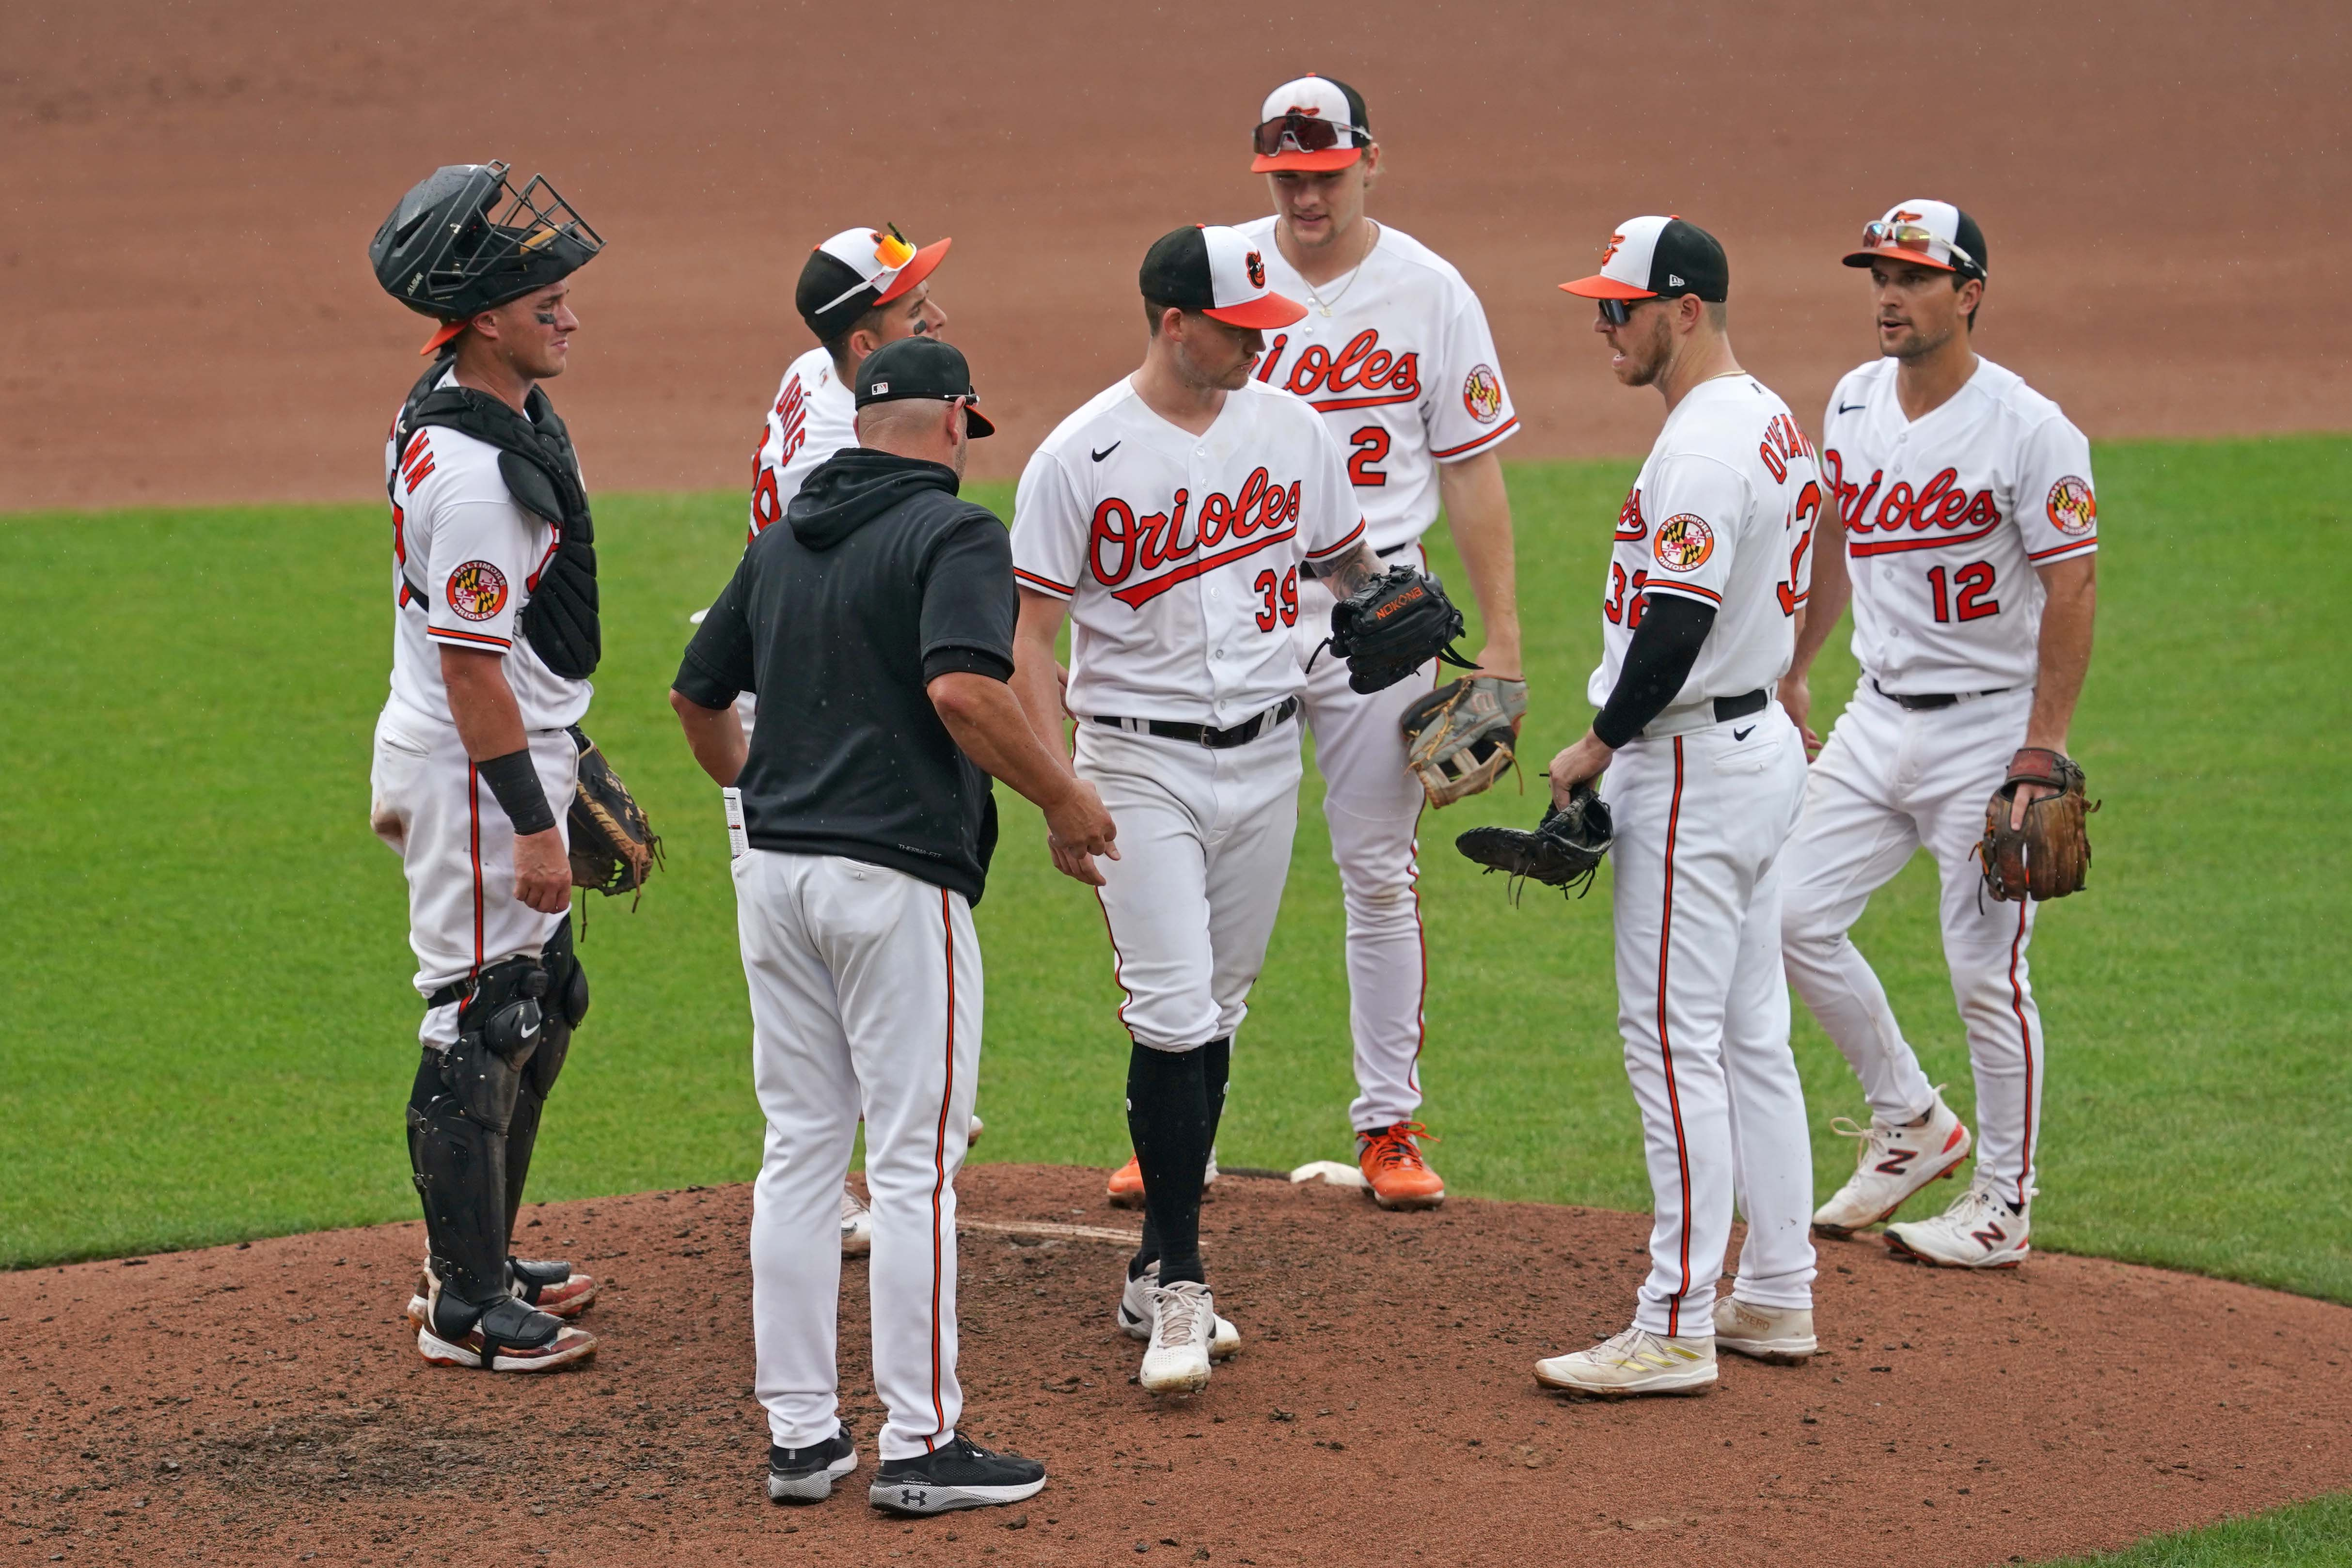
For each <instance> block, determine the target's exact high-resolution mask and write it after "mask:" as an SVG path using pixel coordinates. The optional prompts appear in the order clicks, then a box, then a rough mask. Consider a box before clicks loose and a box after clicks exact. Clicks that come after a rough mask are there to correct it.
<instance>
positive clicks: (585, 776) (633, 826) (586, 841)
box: [570, 725, 662, 909]
mask: <svg viewBox="0 0 2352 1568" xmlns="http://www.w3.org/2000/svg"><path fill="white" fill-rule="evenodd" d="M572 744H573V745H575V746H577V747H580V785H579V788H578V789H574V790H573V791H572V810H571V813H570V815H571V820H572V833H571V838H572V886H574V887H593V888H594V889H595V890H596V891H597V892H599V893H601V894H604V896H605V897H607V898H612V897H614V896H615V895H617V894H624V893H634V894H636V895H637V898H639V899H641V898H643V897H644V896H645V885H646V877H648V876H650V875H652V874H653V870H654V867H656V866H657V865H659V864H660V863H661V859H662V852H661V838H660V835H658V834H656V832H655V831H653V827H652V825H651V824H650V823H648V822H647V821H646V813H645V808H643V807H642V806H639V805H638V804H637V800H636V797H635V796H634V795H632V794H630V793H629V787H628V786H627V785H626V784H624V783H622V782H621V776H620V775H619V774H617V773H615V772H614V771H613V765H612V764H611V763H609V762H607V761H605V760H604V753H603V752H602V751H600V750H598V749H597V747H596V743H595V742H594V741H593V740H591V739H589V738H588V737H587V736H586V735H584V734H583V733H582V732H581V730H580V727H578V726H577V725H574V726H573V727H572ZM636 906H637V904H636V899H632V900H630V903H629V907H630V908H632V909H635V907H636Z"/></svg>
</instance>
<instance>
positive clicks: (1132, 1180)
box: [1103, 1149, 1217, 1208]
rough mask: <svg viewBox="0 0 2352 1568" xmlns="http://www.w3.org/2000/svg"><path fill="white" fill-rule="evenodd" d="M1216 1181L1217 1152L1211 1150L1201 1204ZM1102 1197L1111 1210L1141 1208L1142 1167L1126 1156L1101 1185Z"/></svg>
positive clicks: (1203, 1177)
mask: <svg viewBox="0 0 2352 1568" xmlns="http://www.w3.org/2000/svg"><path fill="white" fill-rule="evenodd" d="M1216 1179H1217V1151H1216V1150H1214V1149H1211V1150H1210V1151H1209V1168H1208V1169H1207V1170H1206V1171H1204V1172H1202V1176H1201V1197H1202V1201H1203V1202H1206V1201H1207V1199H1208V1197H1209V1184H1210V1183H1212V1182H1213V1181H1215V1180H1216ZM1103 1196H1104V1197H1107V1198H1108V1199H1109V1200H1110V1206H1111V1207H1113V1208H1141V1207H1143V1167H1142V1166H1140V1165H1139V1164H1137V1163H1136V1158H1135V1156H1134V1155H1128V1156H1127V1164H1125V1165H1123V1166H1119V1167H1118V1169H1117V1170H1115V1171H1113V1172H1111V1173H1110V1180H1109V1181H1108V1182H1106V1183H1104V1184H1103Z"/></svg>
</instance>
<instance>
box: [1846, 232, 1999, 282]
mask: <svg viewBox="0 0 2352 1568" xmlns="http://www.w3.org/2000/svg"><path fill="white" fill-rule="evenodd" d="M1938 245H1939V246H1943V247H1944V248H1945V249H1946V250H1947V251H1948V252H1950V253H1951V257H1952V259H1953V260H1954V261H1957V262H1958V263H1959V264H1960V265H1961V266H1962V267H1966V268H1968V270H1969V271H1970V272H1973V273H1975V274H1976V275H1978V276H1979V277H1982V276H1983V275H1984V264H1983V263H1982V262H1979V260H1977V258H1976V257H1975V256H1970V255H1969V253H1968V252H1967V251H1965V250H1962V249H1961V248H1960V246H1959V244H1958V241H1956V240H1948V239H1946V238H1945V237H1944V236H1943V235H1939V234H1937V233H1936V232H1935V231H1934V230H1933V229H1930V228H1928V227H1927V225H1924V224H1913V223H1894V222H1889V221H1887V220H1885V219H1881V220H1880V221H1878V222H1876V223H1871V224H1864V225H1863V228H1862V248H1863V249H1864V250H1908V251H1915V252H1916V253H1917V254H1919V255H1921V256H1933V255H1934V254H1935V253H1934V252H1933V251H1931V250H1930V249H1928V246H1938ZM1857 265H1858V264H1857Z"/></svg>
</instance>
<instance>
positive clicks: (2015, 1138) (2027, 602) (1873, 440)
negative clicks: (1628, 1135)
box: [1781, 201, 2099, 1269]
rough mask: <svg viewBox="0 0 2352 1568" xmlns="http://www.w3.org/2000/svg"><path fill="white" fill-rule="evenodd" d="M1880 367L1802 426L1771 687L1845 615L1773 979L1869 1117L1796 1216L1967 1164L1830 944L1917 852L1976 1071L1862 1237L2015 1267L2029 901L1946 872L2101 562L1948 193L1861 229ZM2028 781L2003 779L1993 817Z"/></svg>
mask: <svg viewBox="0 0 2352 1568" xmlns="http://www.w3.org/2000/svg"><path fill="white" fill-rule="evenodd" d="M1845 264H1846V265H1847V266H1848V267H1868V268H1869V269H1870V278H1871V298H1872V303H1873V308H1874V312H1875V316H1876V320H1877V324H1878V348H1879V354H1880V356H1881V357H1880V358H1878V359H1875V360H1873V361H1871V362H1870V363H1868V364H1866V365H1864V366H1863V367H1862V368H1861V369H1859V370H1856V371H1853V372H1852V373H1851V374H1849V375H1847V376H1846V378H1845V379H1844V380H1843V381H1842V382H1839V383H1838V385H1837V390H1836V392H1833V393H1832V395H1831V398H1830V402H1829V410H1828V413H1826V414H1825V415H1824V416H1823V420H1822V476H1823V479H1824V481H1825V482H1826V483H1827V484H1828V485H1829V486H1831V487H1832V490H1833V491H1834V494H1835V499H1836V503H1837V504H1836V506H1835V507H1832V508H1830V509H1827V510H1825V511H1823V513H1822V523H1821V536H1820V538H1819V540H1818V541H1817V543H1818V548H1819V549H1820V552H1821V559H1822V563H1823V570H1822V572H1821V578H1820V583H1819V586H1818V587H1817V589H1816V590H1815V598H1814V601H1813V605H1812V615H1811V620H1810V622H1809V623H1808V624H1807V625H1806V627H1805V628H1804V630H1803V631H1802V632H1801V634H1800V635H1799V637H1798V639H1797V646H1796V659H1795V663H1794V664H1792V665H1791V666H1790V671H1789V674H1788V676H1787V678H1786V679H1785V680H1784V681H1783V682H1782V684H1781V698H1782V701H1783V702H1785V703H1786V704H1787V705H1788V706H1789V709H1790V712H1791V713H1793V714H1795V715H1796V716H1798V718H1799V720H1800V721H1802V719H1803V717H1804V716H1805V714H1806V712H1807V710H1808V705H1809V702H1810V696H1809V694H1808V692H1807V689H1806V675H1807V673H1808V672H1809V671H1810V670H1811V668H1812V663H1813V656H1814V655H1815V654H1816V653H1819V652H1820V651H1821V648H1822V643H1825V642H1826V641H1827V640H1828V638H1829V633H1830V630H1831V628H1832V627H1833V626H1834V625H1835V624H1836V623H1837V620H1838V616H1839V613H1840V612H1842V611H1843V609H1844V608H1845V605H1846V601H1847V597H1848V595H1849V592H1850V593H1851V596H1852V599H1853V652H1854V657H1855V658H1856V659H1857V660H1858V661H1860V663H1861V665H1862V679H1861V682H1860V684H1859V685H1857V686H1856V687H1855V690H1854V694H1853V702H1852V703H1851V704H1850V705H1849V706H1847V708H1846V709H1845V711H1844V713H1843V715H1841V716H1839V718H1838V721H1837V724H1836V725H1835V726H1834V727H1832V729H1831V731H1830V737H1829V743H1828V744H1827V745H1826V746H1824V747H1822V751H1821V756H1820V758H1819V759H1818V760H1817V761H1815V762H1814V764H1813V766H1812V769H1811V777H1810V778H1809V779H1808V780H1807V782H1806V787H1805V810H1804V816H1803V819H1802V821H1801V823H1800V825H1799V827H1798V829H1797V834H1796V837H1795V839H1794V840H1793V841H1791V842H1790V845H1789V852H1788V857H1789V858H1788V864H1789V883H1788V891H1787V897H1786V903H1785V906H1784V909H1783V930H1782V937H1783V944H1784V949H1785V954H1786V958H1787V963H1788V972H1789V979H1790V983H1791V984H1793V985H1794V986H1795V987H1796V988H1797V993H1798V995H1800V996H1801V997H1802V998H1804V999H1805V1005H1806V1006H1807V1007H1809V1008H1811V1009H1812V1010H1813V1016H1814V1017H1815V1018H1817V1019H1820V1020H1821V1023H1822V1029H1823V1030H1826V1031H1828V1033H1829V1036H1830V1038H1831V1039H1832V1040H1835V1041H1837V1044H1838V1049H1839V1050H1841V1051H1844V1052H1845V1058H1846V1061H1849V1062H1850V1063H1852V1064H1853V1070H1854V1071H1855V1073H1856V1074H1857V1075H1859V1076H1860V1078H1861V1080H1862V1086H1863V1093H1864V1096H1865V1097H1866V1098H1867V1100H1868V1101H1869V1103H1870V1125H1869V1127H1868V1128H1867V1129H1864V1128H1858V1127H1855V1126H1853V1124H1852V1123H1851V1122H1847V1121H1846V1120H1845V1118H1843V1117H1840V1118H1839V1119H1838V1121H1839V1124H1840V1126H1839V1131H1841V1132H1843V1133H1846V1134H1848V1135H1849V1136H1853V1137H1857V1138H1859V1139H1860V1140H1861V1145H1862V1147H1861V1153H1860V1157H1859V1159H1858V1160H1857V1162H1856V1164H1855V1166H1854V1174H1853V1179H1852V1180H1851V1181H1849V1182H1847V1183H1846V1184H1845V1186H1843V1187H1841V1188H1839V1189H1838V1192H1837V1194H1836V1196H1835V1197H1832V1198H1831V1199H1830V1200H1829V1202H1827V1203H1826V1204H1824V1205H1822V1208H1821V1211H1820V1212H1819V1213H1818V1214H1816V1215H1815V1216H1814V1217H1813V1224H1814V1227H1815V1228H1817V1229H1819V1230H1821V1231H1822V1232H1823V1233H1825V1234H1828V1235H1832V1236H1848V1235H1852V1234H1853V1232H1855V1231H1857V1230H1859V1229H1862V1228H1864V1227H1866V1226H1870V1225H1874V1224H1876V1223H1877V1222H1879V1221H1880V1220H1883V1219H1885V1218H1887V1217H1888V1216H1890V1215H1892V1214H1893V1213H1894V1212H1895V1210H1896V1209H1897V1208H1899V1207H1902V1205H1903V1203H1904V1200H1905V1199H1906V1198H1908V1197H1910V1196H1911V1195H1912V1194H1913V1193H1915V1192H1916V1191H1918V1190H1919V1189H1920V1188H1921V1187H1923V1186H1927V1184H1928V1183H1929V1182H1931V1181H1933V1180H1935V1179H1936V1178H1937V1177H1938V1176H1949V1175H1951V1174H1952V1173H1953V1172H1954V1171H1955V1170H1956V1169H1957V1168H1958V1166H1959V1165H1960V1163H1961V1161H1962V1160H1963V1159H1964V1158H1965V1157H1966V1156H1967V1155H1968V1153H1969V1144H1970V1139H1969V1129H1968V1128H1967V1127H1965V1126H1963V1125H1962V1124H1961V1123H1960V1119H1959V1118H1958V1116H1957V1115H1955V1114H1954V1113H1953V1112H1952V1110H1951V1108H1950V1107H1949V1106H1948V1105H1946V1104H1945V1103H1944V1101H1943V1097H1942V1095H1941V1094H1940V1093H1939V1092H1937V1088H1936V1086H1935V1085H1933V1084H1931V1083H1929V1082H1927V1074H1926V1073H1924V1072H1922V1071H1920V1068H1919V1059H1918V1057H1917V1055H1916V1053H1915V1052H1914V1051H1912V1049H1911V1046H1910V1044H1909V1043H1908V1042H1907V1041H1906V1040H1905V1039H1904V1038H1903V1030H1902V1029H1901V1027H1900V1026H1899V1025H1898V1024H1897V1023H1896V1022H1895V1013H1894V1009H1892V1008H1890V1007H1889V1006H1888V1005H1887V1000H1886V991H1885V988H1884V987H1883V986H1881V985H1880V984H1879V983H1878V977H1877V976H1876V975H1875V974H1874V973H1872V971H1871V967H1870V964H1869V961H1868V960H1866V959H1865V958H1864V957H1863V956H1862V954H1861V953H1860V952H1858V951H1857V950H1856V949H1855V947H1854V945H1853V941H1852V939H1851V938H1850V937H1849V936H1847V933H1848V932H1849V931H1850V930H1851V929H1852V928H1853V923H1854V921H1855V920H1856V919H1857V918H1858V917H1859V916H1860V915H1861V914H1862V910H1863V905H1864V904H1866V903H1867V902H1868V901H1869V898H1870V895H1871V894H1873V893H1874V892H1876V891H1877V890H1878V889H1879V888H1880V887H1882V886H1884V885H1885V883H1886V882H1887V881H1888V880H1889V879H1890V878H1892V877H1893V876H1894V875H1895V873H1896V872H1898V871H1900V870H1901V869H1902V868H1903V864H1904V862H1906V861H1908V860H1909V859H1910V858H1911V854H1912V852H1913V851H1915V850H1916V849H1919V848H1921V847H1922V846H1924V847H1925V848H1926V849H1927V852H1929V853H1930V854H1932V855H1934V856H1935V857H1936V865H1937V873H1938V875H1939V876H1940V877H1941V878H1942V883H1943V900H1942V913H1943V929H1944V958H1945V962H1946V963H1947V964H1948V966H1949V967H1950V969H1951V977H1952V996H1953V999H1954V1000H1955V1001H1956V1002H1957V1003H1958V1007H1959V1013H1960V1021H1961V1023H1962V1025H1963V1026H1964V1027H1965V1028H1966V1030H1967V1031H1968V1039H1969V1063H1970V1065H1971V1066H1972V1068H1973V1069H1974V1071H1975V1074H1976V1092H1977V1142H1976V1155H1977V1165H1976V1172H1975V1176H1974V1178H1973V1179H1972V1180H1971V1181H1970V1183H1969V1186H1968V1188H1967V1190H1966V1191H1964V1192H1963V1193H1961V1194H1960V1196H1959V1197H1958V1198H1957V1199H1955V1200H1954V1201H1953V1203H1952V1205H1951V1207H1949V1208H1948V1209H1947V1210H1946V1211H1945V1212H1944V1213H1943V1214H1941V1215H1939V1216H1937V1217H1936V1218H1931V1219H1923V1220H1916V1221H1909V1222H1906V1223H1903V1224H1899V1225H1891V1226H1889V1227H1887V1229H1886V1245H1887V1247H1888V1248H1889V1249H1891V1250H1893V1251H1894V1252H1895V1254H1896V1255H1897V1256H1899V1257H1904V1258H1909V1259H1914V1260H1917V1261H1920V1262H1923V1263H1937V1264H1948V1265H1954V1266H1959V1267H1966V1268H1975V1269H2004V1268H2014V1267H2016V1265H2017V1264H2018V1263H2019V1262H2020V1261H2021V1260H2022V1259H2023V1258H2024V1257H2025V1255H2026V1252H2027V1251H2028V1250H2029V1248H2028V1245H2027V1239H2026V1237H2027V1228H2028V1216H2027V1211H2028V1207H2029V1206H2030V1204H2031V1202H2032V1197H2033V1191H2034V1164H2033V1150H2034V1139H2035V1135H2036V1134H2038V1133H2039V1132H2040V1131H2041V1127H2042V1015H2041V1012H2040V1010H2039V1009H2037V1008H2036V1007H2035V1006H2034V1001H2033V988H2032V984H2031V982H2030V981H2029V980H2028V978H2027V974H2026V958H2025V954H2026V947H2027V945H2028V944H2029V943H2030V942H2031V941H2032V936H2033V917H2034V909H2035V906H2034V904H2033V902H2032V900H2031V899H2020V900H2019V901H2018V902H2017V903H2015V904H2013V905H2012V904H2009V903H2004V902H2000V901H1997V900H1989V899H1985V898H1983V897H1981V896H1980V890H1979V873H1978V868H1977V865H1976V863H1975V862H1974V861H1973V860H1972V859H1971V858H1970V853H1971V851H1972V850H1974V848H1975V847H1976V843H1977V841H1978V837H1979V834H1980V833H1981V832H1982V831H1983V829H1984V812H1985V801H1986V800H1987V798H1988V797H1989V796H1990V794H1991V792H1992V791H1993V789H1995V787H1997V786H1999V785H2000V784H2001V782H2002V780H2003V775H2004V772H2005V771H2006V770H2007V769H2009V768H2010V766H2011V757H2012V754H2013V753H2017V752H2018V751H2019V749H2020V748H2021V747H2042V748H2047V749H2049V750H2051V751H2055V752H2063V750H2064V748H2065V745H2066V732H2067V727H2068V726H2069V725H2070V724H2071V722H2072V721H2073V719H2074V700H2075V697H2076V695H2078V694H2079V693H2080V692H2081V691H2082V689H2083V676H2084V672H2085V671H2086V670H2087V669H2088V668H2089V665H2090V659H2091V629H2092V617H2093V611H2094V606H2095V596H2096V582H2097V576H2096V567H2097V559H2098V548H2099V529H2098V502H2097V499H2096V497H2095V493H2094V492H2093V490H2092V487H2091V449H2090V444H2089V443H2088V442H2086V441H2085V440H2084V437H2083V433H2082V432H2081V431H2079V430H2077V429H2075V428H2074V425H2073V424H2071V423H2068V422H2067V419H2066V416H2065V415H2064V414H2063V413H2060V412H2059V409H2058V405H2057V404H2056V403H2054V402H2051V401H2050V400H2049V399H2048V398H2046V397H2043V396H2042V394H2041V393H2040V392H2035V391H2034V390H2033V389H2032V388H2031V387H2029V386H2027V385H2026V384H2025V382H2023V381H2021V380H2020V379H2019V378H2018V376H2017V375H2016V373H2015V372H2014V371H2007V370H2004V369H2002V368H2001V367H2000V366H1999V365H1996V364H1994V363H1993V362H1992V361H1990V360H1986V359H1981V358H1979V356H1978V355H1977V352H1976V350H1975V349H1974V348H1973V347H1972V346H1971V343H1970V337H1971V333H1972V331H1973V329H1974V326H1975V321H1976V313H1977V310H1978V308H1979V306H1980V305H1981V304H1982V302H1983V299H1984V293H1985V287H1986V275H1985V265H1986V263H1985V238H1984V231H1983V230H1982V229H1980V228H1979V227H1978V226H1977V225H1976V222H1975V220H1973V219H1972V218H1970V217H1969V215H1968V214H1966V213H1964V212H1962V211H1960V210H1959V209H1958V207H1955V206H1953V205H1952V204H1950V203H1948V202H1930V201H1913V202H1906V203H1904V204H1902V205H1900V206H1898V207H1895V208H1894V209H1892V210H1891V211H1889V212H1888V213H1887V214H1886V215H1885V216H1884V217H1882V218H1880V219H1879V220H1878V221H1877V222H1875V223H1873V224H1871V225H1869V226H1868V227H1867V228H1866V229H1865V230H1864V235H1863V244H1862V247H1861V248H1860V249H1858V250H1855V251H1853V252H1852V253H1850V254H1849V255H1848V256H1846V258H1845ZM2050 792H2051V791H2050V790H2049V789H2046V788H2045V787H2043V786H2041V785H2038V784H2032V783H2025V784H2021V785H2019V787H2018V791H2017V793H2018V800H2017V803H2016V806H2015V808H2014V810H2015V811H2016V812H2017V813H2018V814H2019V815H2020V816H2021V815H2022V813H2023V811H2024V808H2025V802H2026V801H2027V800H2032V799H2035V798H2037V797H2039V796H2041V795H2043V794H2047V793H2050Z"/></svg>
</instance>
